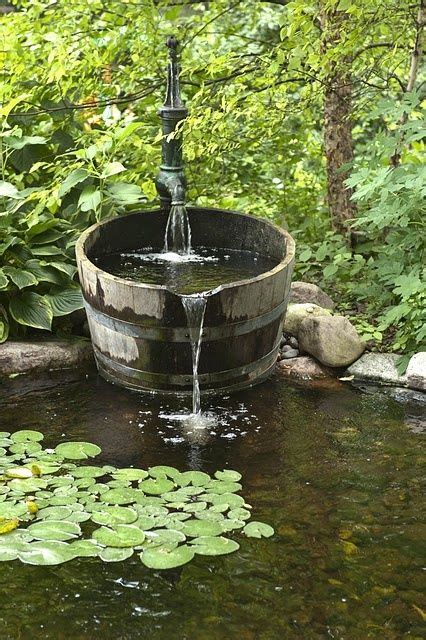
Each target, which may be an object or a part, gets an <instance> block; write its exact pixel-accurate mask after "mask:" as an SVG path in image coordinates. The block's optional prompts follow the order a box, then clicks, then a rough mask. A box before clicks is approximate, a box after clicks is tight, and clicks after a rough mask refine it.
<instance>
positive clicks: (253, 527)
mask: <svg viewBox="0 0 426 640" xmlns="http://www.w3.org/2000/svg"><path fill="white" fill-rule="evenodd" d="M244 533H245V534H246V536H248V537H249V538H270V537H271V536H273V535H274V530H273V528H272V527H271V526H269V524H265V523H264V522H256V521H255V520H253V522H249V523H248V524H246V526H245V527H244Z"/></svg>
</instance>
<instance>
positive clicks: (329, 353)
mask: <svg viewBox="0 0 426 640" xmlns="http://www.w3.org/2000/svg"><path fill="white" fill-rule="evenodd" d="M298 340H299V348H300V350H301V352H305V353H309V354H311V356H314V358H316V359H317V360H319V361H320V362H321V363H322V364H325V365H326V366H327V367H346V366H348V365H349V364H351V363H352V362H354V361H355V360H357V359H358V358H359V357H360V355H361V354H362V352H363V351H364V349H365V344H364V342H363V341H362V340H361V338H360V337H359V335H358V332H357V330H356V329H355V327H354V326H353V325H352V324H351V323H350V322H349V320H348V319H347V318H344V317H343V316H331V315H330V316H311V317H307V318H305V319H304V320H303V321H302V322H301V324H300V326H299V333H298Z"/></svg>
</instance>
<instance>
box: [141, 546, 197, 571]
mask: <svg viewBox="0 0 426 640" xmlns="http://www.w3.org/2000/svg"><path fill="white" fill-rule="evenodd" d="M194 555H195V551H194V549H192V548H191V547H189V546H188V545H181V546H180V547H176V548H174V549H171V548H168V547H167V546H159V547H152V548H151V547H150V548H148V549H145V551H144V552H143V553H141V554H140V556H139V557H140V559H141V561H142V562H143V564H144V565H145V566H147V567H149V568H150V569H174V568H175V567H180V566H182V565H184V564H186V563H187V562H190V561H191V560H192V558H193V557H194Z"/></svg>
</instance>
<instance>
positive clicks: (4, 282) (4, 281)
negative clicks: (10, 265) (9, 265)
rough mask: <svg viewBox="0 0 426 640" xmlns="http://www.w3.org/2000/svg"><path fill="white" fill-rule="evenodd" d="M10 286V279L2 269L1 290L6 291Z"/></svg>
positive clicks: (0, 274)
mask: <svg viewBox="0 0 426 640" xmlns="http://www.w3.org/2000/svg"><path fill="white" fill-rule="evenodd" d="M8 284H9V279H8V277H7V275H6V273H5V272H4V271H3V269H1V268H0V289H5V288H6V287H7V285H8Z"/></svg>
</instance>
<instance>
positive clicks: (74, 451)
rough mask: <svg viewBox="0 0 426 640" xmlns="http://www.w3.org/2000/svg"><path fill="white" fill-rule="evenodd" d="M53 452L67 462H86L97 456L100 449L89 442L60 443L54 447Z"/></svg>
mask: <svg viewBox="0 0 426 640" xmlns="http://www.w3.org/2000/svg"><path fill="white" fill-rule="evenodd" d="M55 451H56V453H57V454H58V455H60V456H62V457H63V458H68V459H69V460H86V459H87V458H94V457H95V456H97V455H98V454H99V453H100V452H101V449H100V448H99V447H98V446H97V445H96V444H92V443H91V442H62V443H61V444H58V446H57V447H55Z"/></svg>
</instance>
